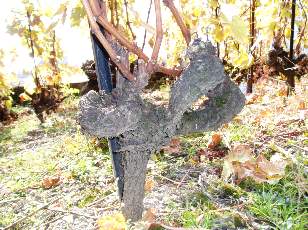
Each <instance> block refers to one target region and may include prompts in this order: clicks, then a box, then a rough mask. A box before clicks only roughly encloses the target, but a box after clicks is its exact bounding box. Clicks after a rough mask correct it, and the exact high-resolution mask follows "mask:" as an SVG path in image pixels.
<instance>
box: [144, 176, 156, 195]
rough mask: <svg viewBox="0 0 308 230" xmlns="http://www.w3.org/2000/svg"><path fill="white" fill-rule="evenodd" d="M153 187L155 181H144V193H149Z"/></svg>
mask: <svg viewBox="0 0 308 230" xmlns="http://www.w3.org/2000/svg"><path fill="white" fill-rule="evenodd" d="M154 185H155V181H154V179H153V178H150V179H146V181H145V185H144V190H145V191H146V192H151V191H152V190H153V188H154Z"/></svg>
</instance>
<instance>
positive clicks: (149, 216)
mask: <svg viewBox="0 0 308 230" xmlns="http://www.w3.org/2000/svg"><path fill="white" fill-rule="evenodd" d="M156 212H157V210H156V209H155V208H149V209H148V210H147V211H146V212H145V213H144V215H143V220H145V221H147V222H149V223H154V222H155V219H156Z"/></svg>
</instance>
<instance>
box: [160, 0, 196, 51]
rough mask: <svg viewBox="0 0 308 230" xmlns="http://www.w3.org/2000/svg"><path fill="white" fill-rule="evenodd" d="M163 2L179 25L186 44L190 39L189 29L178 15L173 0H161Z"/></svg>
mask: <svg viewBox="0 0 308 230" xmlns="http://www.w3.org/2000/svg"><path fill="white" fill-rule="evenodd" d="M163 2H164V4H165V5H166V6H167V7H168V8H169V9H170V11H171V13H172V14H173V17H174V18H175V21H176V23H177V24H178V25H179V27H180V29H181V31H182V34H183V36H184V38H185V41H186V44H187V45H188V44H189V43H190V40H191V35H190V31H189V29H188V28H187V27H186V25H185V23H184V21H183V19H182V17H181V16H180V13H179V11H178V10H177V9H176V7H175V5H174V3H173V0H163Z"/></svg>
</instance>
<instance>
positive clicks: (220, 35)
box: [213, 26, 224, 42]
mask: <svg viewBox="0 0 308 230" xmlns="http://www.w3.org/2000/svg"><path fill="white" fill-rule="evenodd" d="M213 37H214V40H215V41H216V42H222V41H223V40H224V31H223V30H222V28H221V26H215V28H214V30H213Z"/></svg>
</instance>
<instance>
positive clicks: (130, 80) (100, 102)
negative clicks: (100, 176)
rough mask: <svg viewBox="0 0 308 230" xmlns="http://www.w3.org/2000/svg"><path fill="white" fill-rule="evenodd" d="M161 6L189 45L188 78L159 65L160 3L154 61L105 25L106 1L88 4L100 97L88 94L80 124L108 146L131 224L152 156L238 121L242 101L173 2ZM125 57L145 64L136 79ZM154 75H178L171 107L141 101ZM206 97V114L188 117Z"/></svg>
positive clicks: (137, 214)
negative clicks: (186, 137) (177, 140)
mask: <svg viewBox="0 0 308 230" xmlns="http://www.w3.org/2000/svg"><path fill="white" fill-rule="evenodd" d="M163 2H164V3H165V4H166V6H167V7H168V8H169V9H170V10H171V12H172V14H173V16H174V17H175V19H176V22H177V24H178V25H179V27H180V28H181V31H182V34H183V36H184V38H185V40H186V43H187V44H188V48H187V54H186V57H187V58H188V59H190V64H189V65H188V66H187V67H186V68H185V69H184V70H180V69H176V68H173V69H167V68H165V67H163V66H160V65H159V64H157V58H158V53H159V49H160V46H161V42H162V38H163V29H162V21H161V9H160V1H159V0H154V6H155V13H156V40H155V44H154V48H153V53H152V55H151V57H150V58H148V57H147V56H146V55H145V54H144V53H143V52H142V50H141V49H140V48H138V47H137V46H135V45H134V44H132V43H130V42H129V41H128V40H127V39H126V38H125V37H124V36H123V35H122V34H121V33H120V32H119V31H116V29H115V28H114V27H113V26H112V25H111V24H110V23H109V22H108V21H107V17H106V6H105V4H104V1H102V2H100V1H97V0H83V4H84V7H85V10H86V12H87V15H88V20H89V24H90V28H91V31H92V41H93V50H94V56H95V60H96V71H97V76H98V82H99V86H100V89H101V91H100V93H99V94H98V93H96V92H94V91H90V92H89V93H88V94H86V95H85V96H83V97H82V99H81V101H80V113H79V123H80V125H81V127H82V128H83V130H84V131H86V132H87V133H89V134H92V135H95V136H98V137H107V138H109V141H110V146H111V152H112V157H113V166H114V171H115V176H116V177H117V179H118V191H119V196H120V199H121V201H122V202H123V203H124V206H123V213H124V215H125V217H126V218H127V219H130V220H132V221H137V220H139V219H140V218H141V217H142V211H143V198H144V183H145V176H146V166H147V162H148V160H149V157H150V155H151V154H152V153H154V152H155V151H158V150H159V149H160V148H161V147H162V146H164V145H166V144H168V143H169V141H170V139H171V138H172V137H173V136H175V135H183V134H189V133H193V132H204V131H208V130H213V129H216V128H218V127H219V126H220V125H221V124H223V123H226V122H228V121H230V120H231V119H232V117H233V116H234V115H235V114H237V113H239V112H240V111H241V109H242V107H243V106H244V101H245V97H244V96H243V94H242V93H241V92H240V90H239V89H238V87H237V86H236V85H235V84H234V83H233V82H232V81H231V80H230V79H229V78H228V77H227V76H226V75H225V73H224V68H223V65H222V63H221V61H220V60H219V58H218V57H217V55H216V50H215V48H214V47H213V46H212V44H210V43H209V42H207V43H206V42H203V41H201V40H199V39H197V40H194V41H193V42H192V43H190V32H189V30H188V29H187V28H186V26H185V24H184V23H183V20H182V18H181V16H180V15H179V12H178V11H177V9H176V8H175V6H174V4H173V2H172V1H171V0H165V1H163ZM112 38H115V40H112ZM121 45H122V46H123V47H122V46H121ZM124 47H125V48H126V49H125V48H124ZM128 51H129V52H132V53H134V54H136V55H137V56H138V57H139V58H140V59H141V60H139V61H138V67H137V68H135V69H134V71H133V73H131V72H130V70H129V61H128ZM109 58H110V60H111V61H112V62H113V63H114V64H115V65H116V66H117V67H118V69H119V74H118V75H117V85H116V87H115V88H114V86H113V85H112V84H111V76H110V69H109V64H108V62H109ZM153 72H163V73H165V74H167V75H179V74H180V75H181V76H180V77H179V78H178V80H176V81H175V83H174V85H173V86H172V89H171V93H170V101H169V105H168V107H164V106H159V105H154V104H152V103H151V102H149V101H147V100H146V99H144V98H142V96H141V93H142V90H143V89H144V87H145V86H146V85H147V84H148V80H149V77H150V75H151V73H153ZM202 96H206V97H207V98H208V101H207V102H206V103H205V107H204V108H202V109H199V110H196V111H193V110H191V106H192V104H193V102H195V101H196V100H198V99H199V98H200V97H202Z"/></svg>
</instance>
